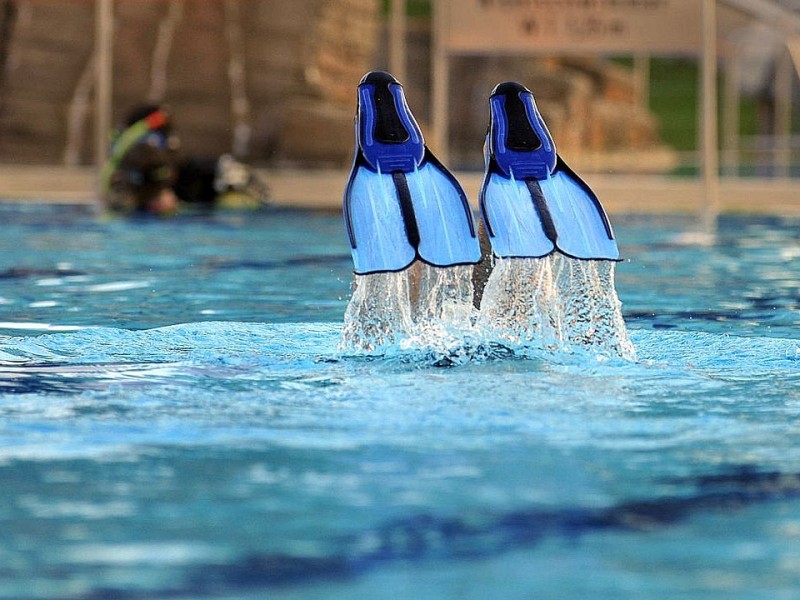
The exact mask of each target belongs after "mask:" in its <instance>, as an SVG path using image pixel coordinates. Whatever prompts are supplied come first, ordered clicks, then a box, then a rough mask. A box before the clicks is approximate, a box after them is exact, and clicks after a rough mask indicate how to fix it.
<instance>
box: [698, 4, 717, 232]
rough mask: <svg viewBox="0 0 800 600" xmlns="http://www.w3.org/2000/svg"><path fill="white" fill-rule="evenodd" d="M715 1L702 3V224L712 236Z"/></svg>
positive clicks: (714, 201)
mask: <svg viewBox="0 0 800 600" xmlns="http://www.w3.org/2000/svg"><path fill="white" fill-rule="evenodd" d="M716 8H717V7H716V0H703V54H702V66H701V69H700V79H701V102H702V110H701V111H700V114H701V127H700V129H701V143H700V147H701V149H702V153H703V158H702V173H703V183H704V187H705V204H704V206H703V210H702V213H701V214H702V224H703V230H704V232H705V233H709V234H713V233H715V232H716V228H717V217H718V216H719V211H720V204H719V148H718V141H717V135H718V131H717V108H718V107H717V15H716Z"/></svg>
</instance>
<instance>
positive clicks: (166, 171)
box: [100, 104, 269, 216]
mask: <svg viewBox="0 0 800 600" xmlns="http://www.w3.org/2000/svg"><path fill="white" fill-rule="evenodd" d="M100 184H101V189H102V194H103V201H104V203H105V205H106V207H107V208H108V209H109V210H111V211H112V212H115V213H120V214H135V215H155V216H171V215H174V214H176V213H177V212H179V211H182V210H186V209H194V210H195V211H200V212H210V211H211V210H213V209H214V208H215V207H219V206H222V207H226V208H258V207H260V206H264V205H266V204H267V203H268V200H269V192H268V189H267V186H266V185H265V184H264V183H263V182H262V181H261V180H260V179H259V178H258V177H257V176H256V175H255V174H254V173H253V172H252V170H251V169H250V168H249V167H247V166H246V165H244V164H242V163H240V162H238V161H236V160H235V159H234V158H233V157H232V156H230V155H229V154H223V155H222V156H220V157H219V158H213V159H204V158H198V157H192V156H183V155H182V153H181V152H180V139H179V138H178V136H177V134H176V133H175V131H174V128H173V125H172V120H171V118H170V115H169V113H168V112H167V110H166V109H165V108H163V107H161V106H159V105H157V104H143V105H140V106H136V107H134V108H132V109H131V110H130V111H129V112H128V114H127V116H126V118H125V120H124V122H123V125H122V126H121V127H120V128H118V129H117V130H116V131H115V132H114V137H113V140H112V143H111V149H110V152H109V158H108V160H107V161H106V164H105V165H104V166H103V170H102V172H101V175H100Z"/></svg>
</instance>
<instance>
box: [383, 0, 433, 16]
mask: <svg viewBox="0 0 800 600" xmlns="http://www.w3.org/2000/svg"><path fill="white" fill-rule="evenodd" d="M391 2H392V0H383V2H382V3H381V9H382V10H383V14H384V15H388V14H389V9H390V8H391V6H390V5H391ZM406 14H407V15H408V16H409V17H429V16H431V2H430V0H406Z"/></svg>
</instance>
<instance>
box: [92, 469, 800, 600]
mask: <svg viewBox="0 0 800 600" xmlns="http://www.w3.org/2000/svg"><path fill="white" fill-rule="evenodd" d="M669 483H673V484H677V485H681V486H687V485H688V486H691V489H692V492H691V493H687V494H685V495H680V496H666V497H662V498H654V499H644V500H630V501H627V502H622V503H619V504H616V505H612V506H609V507H605V508H580V507H576V508H562V509H558V508H556V509H539V508H530V509H526V510H518V511H511V512H505V513H501V514H489V515H486V516H485V517H483V518H475V517H470V518H463V517H444V516H439V515H434V514H426V513H421V514H417V515H413V516H409V517H406V518H403V519H398V520H392V521H389V522H387V523H385V524H383V525H381V526H379V527H376V528H372V529H368V530H365V531H362V532H359V533H356V534H354V535H351V536H348V537H347V538H346V539H342V540H340V542H339V546H340V551H339V552H338V553H334V554H330V555H328V556H317V557H302V556H290V555H286V554H254V555H249V556H245V557H243V558H242V559H241V560H240V561H239V562H237V563H235V564H209V565H202V566H194V567H192V568H191V570H190V571H189V572H188V573H187V575H186V580H185V581H186V583H185V586H183V587H181V588H180V589H168V590H158V591H157V592H156V591H147V592H144V591H142V592H134V591H127V590H117V589H107V588H103V589H95V590H94V591H93V592H91V593H90V594H89V595H86V596H80V598H81V599H83V600H88V599H97V600H100V599H105V600H127V599H141V598H154V597H158V598H177V597H209V596H212V595H215V594H218V593H221V592H227V593H230V592H234V591H246V590H257V589H260V588H276V587H286V586H297V585H305V584H310V583H315V582H324V581H339V580H350V579H353V578H356V577H359V576H362V575H365V574H366V573H368V572H370V571H372V570H375V569H378V568H381V567H382V566H386V565H389V564H392V563H399V562H404V563H407V562H418V561H429V560H445V561H447V560H463V559H481V558H488V557H492V556H496V555H498V554H502V553H504V552H510V551H512V550H515V549H520V548H530V547H533V546H535V545H537V544H539V543H542V542H544V541H546V540H548V539H553V538H566V539H569V540H571V541H576V540H578V539H579V538H580V537H582V536H585V535H589V534H592V533H597V532H603V531H611V532H632V533H636V532H647V531H652V530H653V529H657V528H664V527H669V526H671V525H676V524H679V523H681V522H683V521H685V520H687V519H689V518H691V517H692V516H694V515H696V514H698V513H703V512H712V511H713V512H724V511H733V510H738V509H742V508H745V507H748V506H752V505H756V504H760V503H768V502H777V501H782V500H794V499H798V498H800V473H781V472H777V471H764V470H759V469H758V468H757V467H755V466H752V465H740V466H736V467H732V468H731V469H730V470H727V471H724V472H721V473H716V474H708V475H700V476H696V477H691V478H681V479H673V480H670V481H669Z"/></svg>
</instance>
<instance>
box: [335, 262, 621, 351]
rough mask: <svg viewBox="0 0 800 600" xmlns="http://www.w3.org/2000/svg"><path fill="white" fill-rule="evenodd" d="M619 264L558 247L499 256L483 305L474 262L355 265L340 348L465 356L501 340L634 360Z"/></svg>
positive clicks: (519, 346)
mask: <svg viewBox="0 0 800 600" xmlns="http://www.w3.org/2000/svg"><path fill="white" fill-rule="evenodd" d="M614 265H615V263H613V262H610V261H589V260H578V259H573V258H569V257H566V256H563V255H560V254H554V255H551V256H547V257H544V258H517V259H498V260H497V261H496V263H495V265H494V269H493V270H492V273H491V275H490V276H489V280H488V281H487V283H486V286H485V288H484V290H483V297H482V299H481V306H480V311H477V310H476V309H475V308H474V306H473V298H474V288H473V282H472V269H473V267H471V266H456V267H448V268H440V267H432V266H430V265H426V264H421V263H418V264H416V265H414V266H413V267H411V268H409V269H406V270H405V271H403V272H400V273H376V274H371V275H356V277H355V281H354V291H353V296H352V298H351V299H350V303H349V304H348V306H347V310H346V312H345V319H344V320H345V322H344V328H343V330H342V339H341V343H340V345H339V349H340V350H341V351H343V352H348V353H357V354H361V353H368V354H384V353H387V352H390V351H392V350H395V351H396V350H401V351H404V350H415V351H420V352H422V353H423V354H427V355H430V354H431V353H433V354H435V355H438V356H444V357H448V361H450V362H461V358H463V356H465V355H468V354H469V353H470V349H481V348H485V347H488V346H493V345H498V344H499V345H500V346H503V347H508V348H514V349H523V350H528V349H534V350H545V351H550V352H552V351H566V352H588V353H591V354H594V355H599V356H606V357H614V358H616V357H620V358H624V359H628V360H634V359H635V357H636V352H635V348H634V346H633V343H632V342H631V340H630V338H629V336H628V332H627V328H626V327H625V321H624V320H623V318H622V304H621V302H620V301H619V298H618V297H617V293H616V290H615V288H614Z"/></svg>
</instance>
